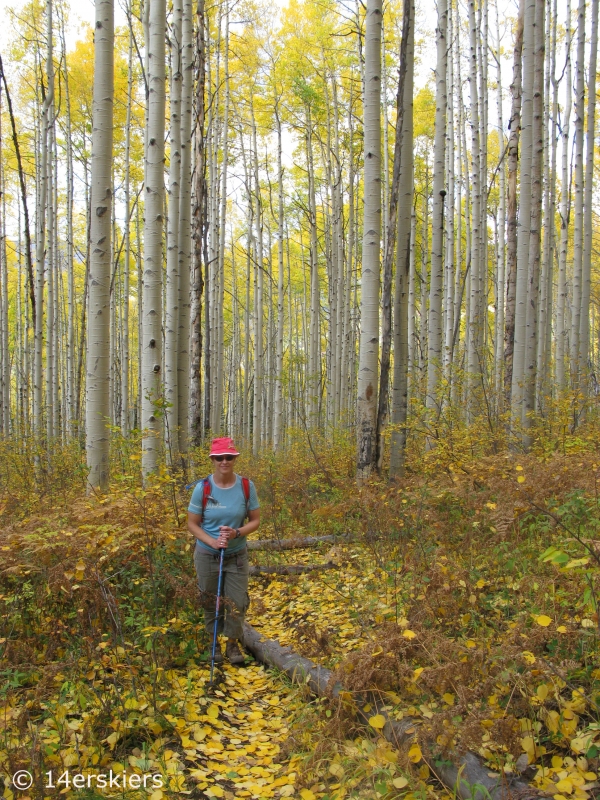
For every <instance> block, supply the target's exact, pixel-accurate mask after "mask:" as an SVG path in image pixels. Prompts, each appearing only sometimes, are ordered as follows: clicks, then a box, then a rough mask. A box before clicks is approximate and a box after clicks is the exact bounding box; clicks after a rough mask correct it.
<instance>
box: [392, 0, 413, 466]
mask: <svg viewBox="0 0 600 800" xmlns="http://www.w3.org/2000/svg"><path fill="white" fill-rule="evenodd" d="M400 75H401V76H402V75H404V86H403V87H402V95H401V98H400V100H401V109H400V108H399V113H398V119H397V123H396V124H397V125H399V124H401V125H402V127H401V143H400V144H401V147H400V174H399V184H398V218H397V219H398V233H397V249H396V285H395V289H394V373H393V385H392V414H391V417H392V424H393V425H394V428H393V431H392V441H391V455H390V478H396V477H400V476H401V475H402V474H403V471H404V458H405V450H406V434H407V431H406V427H405V426H406V419H407V413H408V371H409V349H410V344H411V342H410V340H409V285H410V272H411V270H410V264H411V255H412V247H411V238H412V237H411V229H412V225H411V217H412V208H413V194H414V181H413V173H414V164H413V159H414V155H413V89H414V1H413V0H408V2H407V3H406V4H405V7H404V12H403V24H402V45H401V50H400ZM400 110H401V112H402V113H401V114H400ZM413 274H414V269H413Z"/></svg>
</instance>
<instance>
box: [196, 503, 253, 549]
mask: <svg viewBox="0 0 600 800" xmlns="http://www.w3.org/2000/svg"><path fill="white" fill-rule="evenodd" d="M248 517H249V519H248V522H246V524H245V525H242V526H241V527H240V528H238V529H237V530H239V532H240V536H248V535H249V534H250V533H254V531H255V530H256V529H257V528H258V526H259V525H260V508H255V509H254V511H249V512H248ZM235 534H236V529H235V528H230V527H228V526H227V525H221V529H220V532H219V539H218V544H217V547H227V545H228V543H229V542H230V541H231V539H234V538H235ZM203 541H204V540H203Z"/></svg>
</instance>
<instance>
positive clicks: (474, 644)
mask: <svg viewBox="0 0 600 800" xmlns="http://www.w3.org/2000/svg"><path fill="white" fill-rule="evenodd" d="M466 644H467V647H469V648H471V649H472V648H473V647H477V642H475V641H474V640H473V639H467V642H466Z"/></svg>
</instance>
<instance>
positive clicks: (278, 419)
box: [273, 98, 284, 450]
mask: <svg viewBox="0 0 600 800" xmlns="http://www.w3.org/2000/svg"><path fill="white" fill-rule="evenodd" d="M275 120H276V123H277V228H278V230H277V336H276V349H277V353H276V359H275V398H274V409H273V411H274V419H273V448H274V449H275V450H278V449H279V448H280V446H281V444H282V438H283V397H282V394H283V391H282V390H283V385H282V379H283V322H284V319H283V300H284V297H283V281H284V272H283V234H284V229H283V163H282V141H281V119H280V118H279V98H276V99H275Z"/></svg>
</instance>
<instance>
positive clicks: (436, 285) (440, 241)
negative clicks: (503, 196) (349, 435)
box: [425, 0, 448, 409]
mask: <svg viewBox="0 0 600 800" xmlns="http://www.w3.org/2000/svg"><path fill="white" fill-rule="evenodd" d="M437 9H438V22H437V29H436V36H437V66H436V71H435V74H436V101H435V105H436V110H435V141H434V145H433V162H434V164H433V209H432V219H431V226H432V237H431V278H430V283H429V317H428V327H429V330H428V335H427V343H428V350H427V394H426V398H425V404H426V406H427V408H430V409H435V408H437V407H438V397H437V390H438V387H439V378H440V375H441V365H442V294H443V289H444V203H445V197H446V189H445V162H446V109H447V106H448V92H447V88H446V74H447V65H448V37H447V28H448V5H447V2H446V0H438V7H437Z"/></svg>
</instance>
